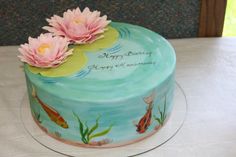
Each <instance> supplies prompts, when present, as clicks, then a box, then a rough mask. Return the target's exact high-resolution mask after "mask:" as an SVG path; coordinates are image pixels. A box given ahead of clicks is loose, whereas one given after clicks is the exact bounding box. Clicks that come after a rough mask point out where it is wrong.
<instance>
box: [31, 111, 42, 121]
mask: <svg viewBox="0 0 236 157" xmlns="http://www.w3.org/2000/svg"><path fill="white" fill-rule="evenodd" d="M32 112H33V116H34V117H35V119H36V120H37V121H38V122H39V123H42V121H41V120H40V111H39V113H36V112H35V111H34V110H32Z"/></svg>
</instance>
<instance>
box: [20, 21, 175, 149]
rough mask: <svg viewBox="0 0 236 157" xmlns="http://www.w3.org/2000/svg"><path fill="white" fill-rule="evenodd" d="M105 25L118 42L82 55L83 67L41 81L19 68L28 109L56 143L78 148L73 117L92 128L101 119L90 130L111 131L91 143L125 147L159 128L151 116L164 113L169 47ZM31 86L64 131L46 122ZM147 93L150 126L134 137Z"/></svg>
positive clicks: (131, 29)
mask: <svg viewBox="0 0 236 157" xmlns="http://www.w3.org/2000/svg"><path fill="white" fill-rule="evenodd" d="M111 26H112V27H113V28H115V29H116V30H117V31H118V32H119V39H118V40H117V41H116V42H115V43H114V45H112V46H111V47H107V48H105V49H101V50H99V51H97V52H86V56H87V57H88V62H87V64H86V65H85V66H84V68H83V69H81V70H80V71H78V72H76V73H74V74H73V75H71V76H65V77H53V78H50V77H45V76H41V75H39V74H33V73H31V72H30V71H29V69H28V68H27V66H25V73H26V78H27V84H28V93H29V98H30V104H31V110H32V112H33V113H37V114H40V118H39V119H40V122H41V123H40V125H42V127H44V128H46V129H47V130H48V133H51V134H55V132H57V133H59V135H60V138H62V139H66V140H69V141H74V142H80V143H81V135H80V134H79V130H80V129H81V128H80V127H81V126H80V125H79V123H78V122H77V120H76V117H75V116H73V114H74V113H76V114H77V115H78V116H79V118H80V119H81V121H84V122H85V121H86V125H87V126H92V125H93V124H94V123H95V122H96V118H97V117H98V116H101V118H100V119H99V127H98V128H97V130H96V131H97V132H99V131H100V132H102V131H103V130H105V129H107V128H108V127H109V126H110V125H112V128H111V130H110V131H109V132H108V133H106V135H104V136H101V137H96V140H102V139H104V137H105V138H106V139H111V140H112V142H111V143H112V144H114V143H122V142H123V143H125V142H127V141H132V140H135V139H138V138H141V137H144V136H146V135H148V134H150V133H151V132H152V131H153V130H155V127H156V126H158V125H160V123H158V121H156V120H155V118H154V117H153V115H155V116H156V117H158V114H160V112H159V111H160V110H162V111H163V110H165V116H168V115H169V114H170V112H171V109H172V105H173V93H174V72H175V64H176V58H175V52H174V50H173V48H172V46H171V45H170V44H169V43H168V42H167V41H166V40H165V39H164V38H163V37H161V36H160V35H158V34H157V33H154V32H152V31H150V30H148V29H145V28H143V27H140V26H135V25H131V24H125V23H116V22H113V23H112V24H111ZM32 87H34V88H35V90H36V91H37V95H38V97H39V98H40V99H41V100H42V101H43V102H44V103H45V104H47V105H49V106H50V107H52V108H53V109H55V110H56V111H57V112H58V113H60V115H61V116H62V117H63V118H64V119H65V120H66V121H67V123H68V125H69V128H68V129H65V128H62V127H59V126H58V125H57V124H55V122H52V121H51V120H50V118H49V116H48V114H47V113H46V112H45V111H44V110H43V108H42V107H41V106H40V104H39V103H38V101H37V100H35V98H34V97H32V95H31V93H32ZM153 92H154V93H155V98H154V102H153V108H152V116H151V119H152V120H151V125H150V126H149V127H148V129H147V131H146V132H145V133H144V134H140V133H138V132H137V131H136V129H137V128H136V126H135V124H136V125H137V124H138V123H139V121H140V119H141V118H142V117H143V116H144V115H145V113H146V112H147V110H148V105H147V103H145V102H144V98H145V97H148V96H150V95H151V93H153ZM33 115H35V114H33ZM159 116H160V115H159ZM94 139H95V138H94ZM82 143H83V142H82ZM118 145H119V144H118Z"/></svg>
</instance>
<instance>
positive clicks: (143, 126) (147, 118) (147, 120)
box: [136, 92, 155, 134]
mask: <svg viewBox="0 0 236 157" xmlns="http://www.w3.org/2000/svg"><path fill="white" fill-rule="evenodd" d="M154 95H155V93H154V92H152V94H151V95H150V96H148V97H145V98H144V99H143V100H144V102H145V103H146V104H147V105H148V108H147V111H146V113H145V115H144V116H143V117H142V118H141V119H140V120H139V122H138V124H137V125H136V127H137V129H136V131H137V132H138V133H140V134H142V133H144V132H145V131H146V130H147V129H148V127H149V126H150V124H151V119H152V108H153V100H154Z"/></svg>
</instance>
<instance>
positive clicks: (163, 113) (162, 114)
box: [154, 96, 166, 126]
mask: <svg viewBox="0 0 236 157" xmlns="http://www.w3.org/2000/svg"><path fill="white" fill-rule="evenodd" d="M158 111H159V115H160V117H156V116H155V115H154V119H155V120H156V121H158V123H159V124H160V125H161V126H163V124H164V122H165V120H166V96H165V102H164V111H161V109H160V107H159V106H158Z"/></svg>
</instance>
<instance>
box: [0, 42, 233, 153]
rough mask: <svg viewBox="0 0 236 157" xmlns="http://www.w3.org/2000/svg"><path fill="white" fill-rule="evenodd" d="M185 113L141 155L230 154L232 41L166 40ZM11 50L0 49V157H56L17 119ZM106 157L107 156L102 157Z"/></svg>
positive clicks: (18, 96) (17, 75)
mask: <svg viewBox="0 0 236 157" xmlns="http://www.w3.org/2000/svg"><path fill="white" fill-rule="evenodd" d="M170 42H171V43H172V45H173V46H174V48H175V50H176V54H177V70H176V80H177V81H178V83H179V84H180V85H181V86H182V88H183V89H184V91H185V94H186V96H187V100H188V115H187V119H186V121H185V123H184V126H183V128H182V129H181V130H180V132H179V133H178V134H177V135H176V136H175V137H174V138H173V139H171V140H170V141H168V142H167V143H166V144H164V145H163V146H161V147H159V148H157V149H155V150H153V151H151V152H149V153H146V154H143V155H140V156H143V157H146V156H151V157H154V156H155V157H156V156H158V157H183V156H186V157H202V156H204V157H235V156H236V38H196V39H176V40H170ZM17 54H18V51H17V46H2V47H0V157H60V156H62V155H59V154H57V153H55V152H53V151H50V150H48V149H46V148H45V147H43V146H42V145H40V144H39V143H37V142H36V141H35V140H33V139H32V138H31V137H30V136H29V135H28V133H27V132H26V131H25V129H24V128H23V125H22V122H21V120H20V109H19V107H20V104H21V101H22V98H23V96H24V94H25V92H26V85H25V80H24V74H23V69H22V68H21V67H20V66H21V62H19V61H18V59H17V57H16V56H17ZM108 156H112V152H111V154H108Z"/></svg>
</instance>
